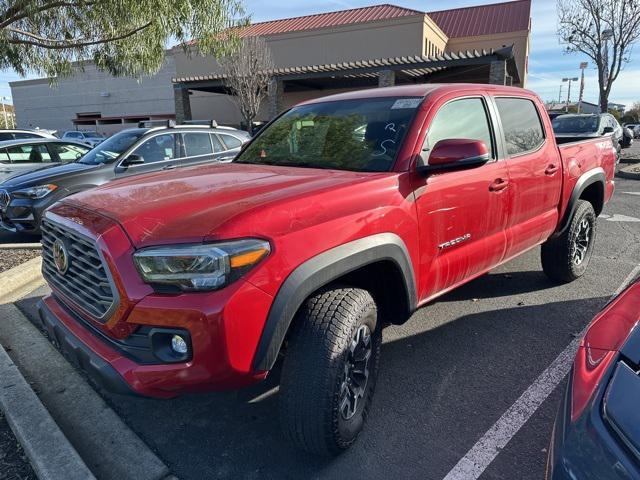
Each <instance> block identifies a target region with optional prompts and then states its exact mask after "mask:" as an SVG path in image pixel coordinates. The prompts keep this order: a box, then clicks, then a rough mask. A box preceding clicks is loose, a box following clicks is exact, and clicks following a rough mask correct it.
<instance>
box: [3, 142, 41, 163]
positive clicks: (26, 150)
mask: <svg viewBox="0 0 640 480" xmlns="http://www.w3.org/2000/svg"><path fill="white" fill-rule="evenodd" d="M7 153H8V154H9V160H11V163H43V162H44V163H46V162H50V161H51V156H50V155H49V151H48V150H47V147H46V146H45V145H44V144H37V145H33V144H32V145H29V144H26V145H16V146H13V147H7Z"/></svg>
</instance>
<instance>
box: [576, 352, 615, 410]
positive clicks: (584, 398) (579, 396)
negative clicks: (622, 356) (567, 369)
mask: <svg viewBox="0 0 640 480" xmlns="http://www.w3.org/2000/svg"><path fill="white" fill-rule="evenodd" d="M616 355H617V352H615V351H610V350H600V349H598V348H591V347H590V346H588V345H581V346H580V348H578V352H577V353H576V358H575V361H574V364H573V378H572V384H571V400H572V401H571V421H572V422H575V421H576V420H577V419H578V418H579V417H580V415H582V412H584V409H585V408H586V407H587V405H588V404H589V402H590V400H591V398H592V397H593V395H594V393H595V392H596V390H597V389H598V386H599V385H600V381H601V380H602V378H603V376H604V374H605V373H606V372H607V370H608V369H609V365H611V361H612V360H613V359H614V358H615V357H616Z"/></svg>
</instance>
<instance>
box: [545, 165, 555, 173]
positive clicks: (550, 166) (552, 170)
mask: <svg viewBox="0 0 640 480" xmlns="http://www.w3.org/2000/svg"><path fill="white" fill-rule="evenodd" d="M557 171H558V166H557V165H554V164H551V165H549V166H548V167H547V169H546V170H545V171H544V174H545V175H553V174H554V173H556V172H557Z"/></svg>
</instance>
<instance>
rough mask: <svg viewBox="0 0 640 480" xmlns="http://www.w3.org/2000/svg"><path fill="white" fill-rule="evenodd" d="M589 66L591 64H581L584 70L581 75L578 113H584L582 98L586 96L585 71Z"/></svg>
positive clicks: (581, 68)
mask: <svg viewBox="0 0 640 480" xmlns="http://www.w3.org/2000/svg"><path fill="white" fill-rule="evenodd" d="M588 66H589V63H587V62H582V63H581V64H580V70H582V74H581V75H580V97H579V98H578V113H582V97H583V95H584V70H585V68H587V67H588Z"/></svg>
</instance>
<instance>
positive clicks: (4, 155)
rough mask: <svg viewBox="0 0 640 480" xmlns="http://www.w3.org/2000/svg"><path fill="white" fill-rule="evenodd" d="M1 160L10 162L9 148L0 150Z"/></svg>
mask: <svg viewBox="0 0 640 480" xmlns="http://www.w3.org/2000/svg"><path fill="white" fill-rule="evenodd" d="M0 162H2V163H9V155H7V150H6V149H4V148H3V149H2V150H0Z"/></svg>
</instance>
